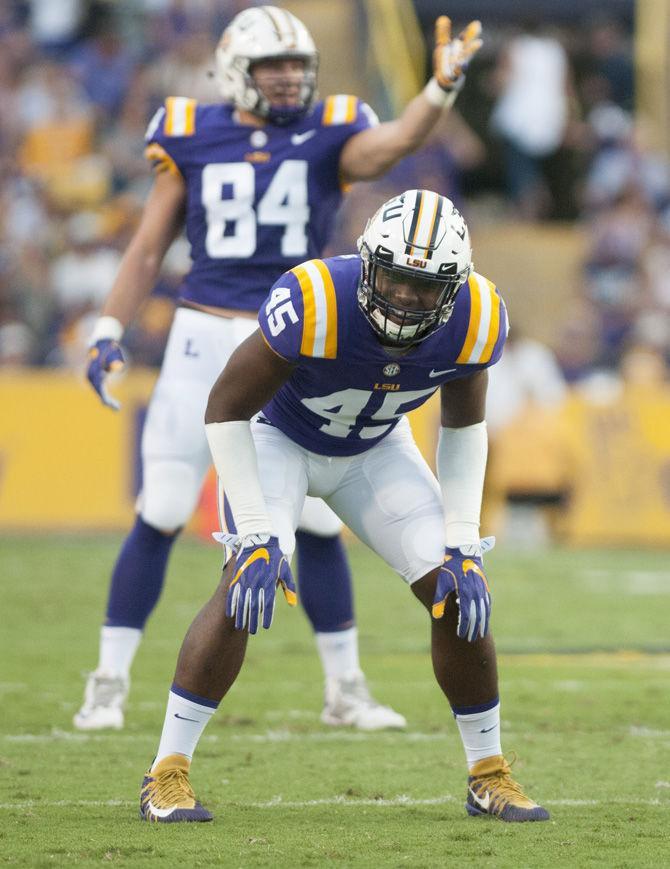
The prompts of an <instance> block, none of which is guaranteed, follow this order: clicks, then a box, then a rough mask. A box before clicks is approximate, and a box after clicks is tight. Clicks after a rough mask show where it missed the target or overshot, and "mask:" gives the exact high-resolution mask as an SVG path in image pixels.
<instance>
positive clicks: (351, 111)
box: [323, 94, 358, 127]
mask: <svg viewBox="0 0 670 869" xmlns="http://www.w3.org/2000/svg"><path fill="white" fill-rule="evenodd" d="M357 102H358V100H357V98H356V97H353V96H349V95H348V94H337V95H336V96H332V97H326V99H325V102H324V109H323V124H324V126H326V127H328V126H332V125H335V124H352V123H353V122H354V121H355V120H356V111H357Z"/></svg>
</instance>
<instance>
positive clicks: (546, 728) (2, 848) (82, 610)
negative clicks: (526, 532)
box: [0, 537, 670, 869]
mask: <svg viewBox="0 0 670 869" xmlns="http://www.w3.org/2000/svg"><path fill="white" fill-rule="evenodd" d="M117 546H118V540H117V538H103V539H97V538H96V539H77V538H74V537H72V538H69V537H60V538H57V537H54V538H46V539H45V538H39V537H31V538H14V537H11V538H7V537H5V538H2V539H0V563H1V567H2V572H1V574H0V575H1V577H2V580H1V596H0V611H1V613H2V616H1V625H2V626H1V635H0V644H1V649H0V651H1V652H2V656H1V658H0V661H1V668H0V698H1V703H2V706H1V713H0V720H1V722H2V724H1V728H0V862H2V863H3V864H9V865H24V866H93V865H100V864H103V865H106V864H108V863H111V864H116V865H124V866H153V865H158V863H159V862H160V863H161V864H162V865H164V866H168V867H171V866H180V867H191V866H213V865H223V866H230V867H238V866H239V867H253V866H268V867H284V866H286V867H289V866H290V867H312V866H313V867H316V866H322V865H325V864H326V863H331V864H335V865H339V866H343V867H348V866H356V867H358V866H370V867H381V866H384V867H386V866H388V867H396V866H397V867H400V866H411V867H414V869H418V867H437V866H473V867H475V866H476V867H489V866H490V867H547V866H566V867H567V866H570V867H573V869H581V867H592V866H607V867H631V869H633V867H636V869H637V867H646V866H649V867H651V866H666V865H669V864H670V702H669V701H668V681H669V677H670V635H669V627H670V568H669V567H668V556H667V553H660V552H658V553H650V552H618V553H617V552H611V551H607V552H594V551H591V552H565V551H559V550H555V551H549V552H542V553H538V554H520V555H518V554H515V553H512V552H509V551H507V552H505V551H498V550H496V551H495V552H494V553H492V555H490V556H489V558H488V560H487V566H488V572H489V575H490V577H491V580H492V584H493V592H494V620H493V627H494V632H495V634H496V637H497V642H498V649H499V652H500V669H501V693H502V698H503V708H502V718H503V724H502V730H503V738H504V743H503V744H504V748H505V750H506V751H507V752H508V753H509V752H516V754H517V755H518V760H517V762H516V764H515V767H514V769H515V774H516V777H517V778H518V779H519V780H520V781H521V782H522V783H523V784H524V786H525V787H526V789H527V791H528V792H529V793H530V794H531V795H532V796H533V797H534V798H535V799H537V800H538V801H540V802H542V803H543V804H544V805H545V806H546V807H547V808H548V809H549V810H550V811H551V812H552V821H551V822H550V823H548V824H527V825H507V824H503V823H501V822H499V821H495V820H491V819H471V818H468V817H467V816H466V814H465V812H464V809H463V802H464V797H465V765H464V758H463V751H462V748H461V745H460V742H459V740H458V736H457V732H456V728H455V726H454V723H453V720H452V718H451V715H450V712H449V709H448V706H447V704H446V701H444V699H443V698H442V696H441V694H440V692H439V690H438V688H437V686H436V684H435V683H434V681H433V676H432V672H431V668H430V662H429V655H428V618H427V616H426V615H425V614H424V613H423V611H422V610H421V609H420V607H419V605H418V604H417V603H416V602H415V600H414V599H413V597H412V595H411V594H410V593H409V592H408V591H407V590H406V588H405V587H404V586H403V584H402V583H401V581H400V580H399V579H397V578H396V577H395V576H394V575H393V574H391V573H390V571H389V570H388V569H386V568H385V567H384V566H383V565H382V564H381V563H380V562H379V561H378V560H377V559H376V558H374V557H373V556H372V555H370V554H369V553H368V552H367V551H366V550H364V549H363V548H362V547H360V546H354V547H352V558H353V562H354V569H355V573H356V576H357V584H356V594H357V607H358V619H359V627H360V635H361V653H362V659H363V665H364V668H365V670H366V673H367V675H368V678H369V680H370V682H371V685H372V687H373V689H374V691H375V693H376V695H377V696H378V697H379V698H380V699H382V700H384V701H386V702H388V703H391V704H393V705H394V706H395V707H396V708H397V709H398V710H399V711H401V712H403V713H404V714H405V715H406V716H407V719H408V721H409V729H408V731H407V732H406V733H385V734H370V735H367V734H360V733H356V732H352V731H340V730H332V729H329V728H327V727H324V726H322V725H321V724H320V723H319V719H318V716H319V712H320V709H321V690H322V688H321V675H320V668H319V665H318V661H317V657H316V653H315V651H314V649H313V643H312V640H311V638H310V632H309V629H308V627H307V622H306V620H305V618H304V616H303V615H302V613H301V612H299V611H292V610H289V608H288V607H286V606H285V605H284V604H283V601H280V602H278V608H277V613H276V616H275V623H274V625H273V627H272V629H271V631H270V632H263V634H262V635H261V636H258V637H257V638H256V639H254V640H252V642H251V644H250V651H249V654H248V657H247V662H246V665H245V668H244V670H243V672H242V675H241V677H240V679H239V680H238V682H237V684H236V685H235V687H234V689H233V691H232V692H231V693H230V695H229V696H228V697H227V698H226V700H225V701H224V703H223V704H222V707H221V709H220V711H219V713H218V714H217V716H216V717H215V718H214V720H213V721H212V723H211V724H210V726H209V728H208V730H207V731H206V732H205V736H204V737H203V740H202V742H201V745H200V748H199V750H198V753H197V755H196V759H195V762H194V766H193V776H192V778H193V783H194V786H195V788H196V792H197V794H198V796H199V797H200V798H201V799H202V801H203V802H204V803H205V805H207V806H208V808H210V809H211V810H212V811H213V812H214V814H215V816H216V820H215V822H214V823H213V824H207V825H192V826H191V825H189V826H179V825H175V826H160V825H158V826H151V827H150V826H148V825H145V824H142V823H140V822H139V820H137V802H138V790H139V783H140V781H141V778H142V774H143V771H144V769H145V767H146V766H147V764H148V763H149V762H150V761H151V758H152V753H153V751H154V749H155V747H156V745H157V740H158V736H159V731H160V727H161V723H162V718H163V706H164V700H165V697H166V694H167V690H168V687H169V683H170V680H171V676H172V671H173V668H174V662H175V658H176V652H177V649H178V647H179V644H180V641H181V638H182V635H183V633H184V631H185V629H186V627H187V625H188V624H189V622H190V619H191V617H192V616H193V614H194V613H195V611H196V610H197V608H198V607H199V605H200V604H201V602H202V601H204V599H205V598H206V596H207V595H208V593H209V590H210V589H211V588H213V586H214V584H215V583H216V581H217V578H218V561H219V553H218V551H217V549H216V548H215V547H209V546H204V545H201V544H198V543H195V542H191V541H182V542H181V544H180V545H179V546H178V547H177V548H176V550H175V553H174V557H173V561H172V563H171V569H170V576H169V582H168V586H167V589H166V592H165V594H164V597H163V599H162V601H161V603H160V606H159V609H158V611H157V613H156V615H155V617H154V618H153V619H152V621H151V622H150V625H149V627H148V629H147V634H146V639H145V642H144V644H143V646H142V647H141V650H140V652H139V655H138V658H137V661H136V666H135V670H134V681H133V687H132V691H131V697H130V704H129V709H128V718H127V727H126V729H125V730H124V731H122V732H120V733H110V734H94V735H88V734H79V733H75V732H73V729H72V727H71V718H72V715H73V713H74V711H75V709H76V708H77V706H78V704H79V702H80V699H81V692H82V686H83V680H82V673H83V671H85V670H86V669H90V668H91V667H92V666H93V665H94V663H95V657H96V651H97V650H96V645H97V625H98V623H99V620H100V616H101V613H102V610H103V606H104V601H105V597H106V586H107V577H108V574H109V570H110V567H111V564H112V562H113V559H114V557H115V555H116V550H117Z"/></svg>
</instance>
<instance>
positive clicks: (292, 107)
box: [74, 6, 481, 730]
mask: <svg viewBox="0 0 670 869" xmlns="http://www.w3.org/2000/svg"><path fill="white" fill-rule="evenodd" d="M480 30H481V28H480V25H479V22H472V23H471V24H470V25H469V26H468V27H467V28H466V30H465V31H464V32H463V33H462V34H461V36H460V37H459V38H457V39H452V38H451V33H450V25H449V20H448V19H447V18H446V17H442V18H440V19H438V22H437V26H436V49H435V54H434V76H433V77H432V78H431V80H430V81H429V82H428V84H427V86H426V87H425V88H424V90H423V91H422V92H421V93H420V94H419V95H418V96H416V97H415V98H414V99H413V100H412V101H411V102H410V103H409V105H408V106H407V108H406V109H405V111H404V112H403V113H402V114H401V116H400V117H399V118H398V119H397V120H394V121H392V122H390V123H384V124H379V123H378V122H377V119H376V117H375V115H374V112H373V111H372V110H371V109H370V108H369V107H368V106H367V105H366V104H365V103H363V102H361V101H360V100H359V99H357V98H356V97H353V96H348V95H336V96H330V97H327V98H325V99H324V100H318V99H317V95H316V73H317V52H316V48H315V46H314V43H313V41H312V39H311V36H310V35H309V33H308V31H307V30H306V28H305V27H304V25H303V24H302V23H301V22H300V21H299V20H298V19H297V18H295V17H294V16H293V15H291V14H290V13H289V12H287V11H285V10H282V9H279V8H276V7H273V6H261V7H257V8H251V9H247V10H245V11H244V12H241V13H240V14H239V15H238V16H237V17H236V18H235V19H234V20H233V22H232V23H231V24H230V26H229V27H228V28H227V29H226V30H225V31H224V33H223V36H222V38H221V41H220V43H219V46H218V48H217V51H216V76H217V80H218V82H219V84H220V88H221V92H222V95H223V98H224V101H223V102H222V103H219V104H215V105H197V104H196V102H195V100H192V99H188V98H186V97H171V98H168V99H167V100H166V102H165V105H164V106H163V107H162V108H161V109H159V110H158V112H157V113H156V115H155V116H154V118H153V120H152V121H151V123H150V125H149V129H148V131H147V149H146V154H147V157H148V158H149V160H150V161H151V162H152V163H153V165H154V168H155V173H156V177H155V182H154V185H153V188H152V191H151V193H150V195H149V198H148V200H147V203H146V206H145V209H144V213H143V217H142V220H141V222H140V225H139V227H138V229H137V231H136V233H135V235H134V237H133V239H132V241H131V243H130V245H129V247H128V250H127V251H126V254H125V256H124V259H123V262H122V265H121V268H120V271H119V274H118V277H117V279H116V282H115V284H114V286H113V288H112V290H111V292H110V295H109V298H108V299H107V301H106V303H105V305H104V307H103V310H102V316H101V317H100V319H99V320H98V322H97V324H96V326H95V328H94V331H93V335H92V338H91V351H90V362H89V368H88V378H89V380H90V382H91V384H92V386H93V387H94V389H95V390H96V392H97V393H98V394H99V396H100V398H101V399H102V401H103V402H104V403H105V404H106V405H108V406H110V407H118V404H117V403H116V402H115V400H114V399H113V398H112V397H111V396H110V395H109V393H108V391H107V388H106V383H105V380H106V376H107V374H108V372H110V371H113V370H115V369H118V368H120V367H121V366H122V365H123V354H122V350H121V345H120V342H121V340H122V336H123V331H124V328H125V327H126V326H127V325H128V323H129V322H130V321H131V320H132V319H133V317H134V316H135V314H136V313H137V310H138V308H139V306H140V304H141V303H142V301H143V300H144V299H145V298H146V297H147V296H148V294H149V293H150V292H151V289H152V287H153V286H154V284H155V282H156V279H157V276H158V272H159V269H160V265H161V262H162V259H163V257H164V255H165V253H166V251H167V249H168V247H169V245H170V243H171V242H172V240H173V238H174V237H175V235H176V234H177V233H178V232H179V231H180V230H181V229H182V227H184V226H185V228H186V234H187V237H188V240H189V242H190V245H191V257H192V266H191V269H190V271H189V272H188V274H187V275H186V276H185V278H184V280H183V284H182V286H181V290H180V306H179V307H178V309H177V311H176V314H175V318H174V323H173V326H172V329H171V332H170V337H169V340H168V344H167V348H166V352H165V359H164V362H163V366H162V369H161V373H160V377H159V379H158V382H157V385H156V388H155V390H154V393H153V396H152V399H151V402H150V405H149V410H148V414H147V420H146V425H145V427H144V433H143V439H142V462H143V488H142V492H141V494H140V496H139V499H138V503H137V517H136V520H135V524H134V526H133V528H132V530H131V532H130V534H129V536H128V537H127V538H126V541H125V543H124V545H123V547H122V549H121V552H120V554H119V557H118V560H117V563H116V565H115V567H114V570H113V574H112V579H111V587H110V592H109V599H108V605H107V613H106V620H105V624H104V626H103V627H102V630H101V637H100V657H99V663H98V666H97V668H96V670H95V671H94V672H93V673H92V674H91V675H90V676H89V679H88V682H87V686H86V694H85V699H84V704H83V706H82V708H81V709H80V710H79V712H78V713H77V714H76V715H75V718H74V724H75V726H76V727H77V728H79V729H83V730H90V729H98V728H104V727H115V728H119V727H122V726H123V721H124V711H123V707H124V702H125V698H126V695H127V692H128V686H129V672H130V667H131V663H132V660H133V657H134V655H135V652H136V650H137V648H138V645H139V643H140V640H141V637H142V630H143V628H144V624H145V622H146V620H147V618H148V616H149V615H150V613H151V612H152V610H153V608H154V607H155V605H156V603H157V600H158V598H159V595H160V592H161V588H162V586H163V580H164V576H165V571H166V567H167V561H168V557H169V554H170V550H171V548H172V545H173V544H174V541H175V539H176V537H177V535H178V533H179V530H180V529H181V528H182V527H183V526H184V524H185V523H186V522H187V521H188V519H189V517H190V516H191V514H192V512H193V510H194V508H195V506H196V503H197V500H198V496H199V493H200V490H201V486H202V481H203V478H204V476H205V474H206V472H207V469H208V467H209V465H210V462H211V458H210V454H209V450H208V448H207V442H206V439H205V431H204V425H203V417H204V412H205V407H206V403H207V396H208V393H209V390H210V388H211V385H212V383H213V382H214V380H215V378H216V376H217V374H218V372H219V371H220V370H221V369H222V368H223V366H224V365H225V363H226V361H227V359H228V358H229V356H230V355H231V353H232V352H233V350H234V349H235V348H236V347H237V346H238V344H240V342H241V341H243V340H244V339H245V338H246V337H247V336H248V335H249V334H251V332H253V331H254V329H255V328H256V323H255V317H256V312H257V311H258V308H259V306H260V304H261V302H262V301H263V300H264V298H265V296H266V293H267V288H268V287H269V286H270V285H271V284H272V283H273V282H274V281H275V280H276V278H277V276H278V275H280V274H282V272H284V271H286V270H287V269H289V268H291V267H292V266H294V265H295V264H296V263H299V262H302V261H304V260H308V259H310V258H312V257H318V256H320V254H321V251H322V250H323V247H324V245H325V243H326V241H327V238H328V234H329V231H330V227H331V223H332V221H333V218H334V215H335V212H336V210H337V207H338V205H339V203H340V201H341V197H342V185H343V184H346V183H348V182H351V181H357V180H361V179H366V178H373V177H376V176H378V175H380V174H381V173H383V172H384V171H385V170H386V169H388V168H389V167H390V166H392V165H393V164H394V163H395V162H396V161H397V160H399V159H400V158H401V157H403V156H404V155H405V154H407V153H409V152H410V151H412V150H414V149H415V148H417V147H418V146H419V145H420V144H421V142H422V141H423V140H424V138H425V137H426V135H427V134H428V132H429V131H430V129H431V128H432V127H433V125H434V124H435V123H436V121H437V119H438V118H439V117H440V114H441V113H442V112H443V111H444V110H445V109H448V108H449V107H450V106H451V105H452V103H453V101H454V99H455V97H456V94H457V92H458V90H459V88H460V86H461V84H462V82H463V72H464V69H465V67H466V66H467V64H468V62H469V60H470V59H471V58H472V56H473V55H474V53H475V52H476V51H477V50H478V48H479V46H480V45H481V40H480V38H479V36H480ZM299 529H300V530H299V531H298V534H297V539H298V545H297V565H298V574H299V578H300V582H301V600H302V602H303V605H304V607H305V610H306V612H307V614H308V616H309V618H310V620H311V622H312V625H313V628H314V630H315V633H316V641H317V647H318V650H319V653H320V657H321V660H322V664H323V667H324V671H325V676H326V692H325V694H326V696H325V706H324V710H323V713H322V721H324V723H326V724H331V725H353V726H356V727H359V728H362V729H367V730H375V729H379V728H383V727H403V726H405V719H404V718H403V716H402V715H400V714H399V713H397V712H395V711H394V710H392V709H390V708H388V707H386V706H383V705H381V704H379V703H377V702H376V701H375V700H374V699H373V698H372V697H371V696H370V693H369V691H368V689H367V686H366V682H365V679H364V677H363V674H362V672H361V670H360V666H359V660H358V645H357V636H356V628H355V625H354V617H353V605H352V597H351V587H350V576H349V569H348V565H347V561H346V557H345V553H344V549H343V546H342V543H341V540H340V529H341V522H340V520H339V519H338V518H337V517H336V516H335V515H334V514H333V512H332V511H331V510H330V509H329V508H328V507H327V506H326V505H325V504H324V503H323V502H322V501H320V500H318V499H315V498H309V499H308V500H307V502H306V504H305V508H304V512H303V515H302V518H301V521H300V525H299Z"/></svg>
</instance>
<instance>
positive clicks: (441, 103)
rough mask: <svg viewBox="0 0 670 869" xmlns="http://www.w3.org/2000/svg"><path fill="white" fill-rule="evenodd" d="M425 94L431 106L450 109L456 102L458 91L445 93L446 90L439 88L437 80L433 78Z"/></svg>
mask: <svg viewBox="0 0 670 869" xmlns="http://www.w3.org/2000/svg"><path fill="white" fill-rule="evenodd" d="M423 94H424V96H425V97H426V99H427V100H428V102H429V103H430V104H431V106H435V108H437V109H450V108H451V107H452V106H453V104H454V103H455V102H456V97H457V96H458V90H457V89H456V88H453V89H452V90H450V91H445V90H444V88H441V87H440V86H439V84H438V83H437V79H436V78H435V76H433V78H431V79H430V81H429V82H428V84H427V85H426V86H425V88H424V89H423Z"/></svg>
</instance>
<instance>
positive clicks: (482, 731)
mask: <svg viewBox="0 0 670 869" xmlns="http://www.w3.org/2000/svg"><path fill="white" fill-rule="evenodd" d="M497 726H498V725H497V724H494V725H493V727H485V728H484V729H483V730H480V731H479V732H480V733H489V732H490V731H491V730H494V729H495V728H496V727H497Z"/></svg>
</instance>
